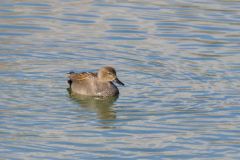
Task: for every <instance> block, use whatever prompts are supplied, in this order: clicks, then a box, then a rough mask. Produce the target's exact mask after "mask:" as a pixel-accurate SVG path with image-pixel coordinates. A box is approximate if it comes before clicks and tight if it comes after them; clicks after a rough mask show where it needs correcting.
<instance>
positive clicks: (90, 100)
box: [68, 89, 118, 120]
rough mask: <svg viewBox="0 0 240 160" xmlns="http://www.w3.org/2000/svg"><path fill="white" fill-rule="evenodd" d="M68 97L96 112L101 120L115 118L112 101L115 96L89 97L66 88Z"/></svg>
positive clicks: (116, 97)
mask: <svg viewBox="0 0 240 160" xmlns="http://www.w3.org/2000/svg"><path fill="white" fill-rule="evenodd" d="M68 93H69V96H70V98H71V99H72V100H73V101H75V102H77V103H79V104H80V106H81V107H83V108H87V109H88V110H90V111H94V112H96V113H97V116H98V118H99V119H101V120H114V119H116V112H115V111H114V109H113V103H114V102H115V101H116V100H117V99H118V96H115V97H91V96H83V95H78V94H74V93H72V92H71V90H69V89H68Z"/></svg>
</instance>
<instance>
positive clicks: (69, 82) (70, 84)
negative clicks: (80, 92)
mask: <svg viewBox="0 0 240 160" xmlns="http://www.w3.org/2000/svg"><path fill="white" fill-rule="evenodd" d="M73 73H75V72H73V71H71V72H68V73H67V74H66V76H67V77H68V78H70V77H69V76H70V75H71V74H73ZM67 82H68V84H69V88H71V86H72V80H71V79H69V80H68V81H67Z"/></svg>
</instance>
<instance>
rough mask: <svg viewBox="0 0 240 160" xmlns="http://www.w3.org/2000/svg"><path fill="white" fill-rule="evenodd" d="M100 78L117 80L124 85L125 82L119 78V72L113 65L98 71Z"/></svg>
mask: <svg viewBox="0 0 240 160" xmlns="http://www.w3.org/2000/svg"><path fill="white" fill-rule="evenodd" d="M98 78H99V79H100V80H102V81H108V82H116V83H118V84H120V85H122V86H124V83H122V82H121V81H120V80H119V79H118V78H117V73H116V70H115V69H114V68H113V67H109V66H106V67H102V68H101V69H99V71H98Z"/></svg>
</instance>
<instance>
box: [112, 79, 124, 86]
mask: <svg viewBox="0 0 240 160" xmlns="http://www.w3.org/2000/svg"><path fill="white" fill-rule="evenodd" d="M114 82H116V83H117V84H120V85H122V86H124V83H122V82H121V81H120V80H119V79H118V78H116V79H115V80H114Z"/></svg>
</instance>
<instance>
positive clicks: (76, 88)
mask: <svg viewBox="0 0 240 160" xmlns="http://www.w3.org/2000/svg"><path fill="white" fill-rule="evenodd" d="M68 78H69V80H68V83H69V86H70V87H69V88H70V90H71V91H72V92H73V93H76V94H80V95H88V96H104V97H106V96H116V95H118V94H119V91H118V88H117V87H116V86H115V85H114V83H113V82H116V83H118V84H120V85H122V86H124V84H123V83H122V82H121V81H120V80H119V79H118V78H117V74H116V71H115V69H114V68H113V67H108V66H107V67H102V68H101V69H99V71H98V72H97V73H91V72H82V73H75V72H70V73H69V74H68Z"/></svg>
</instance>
